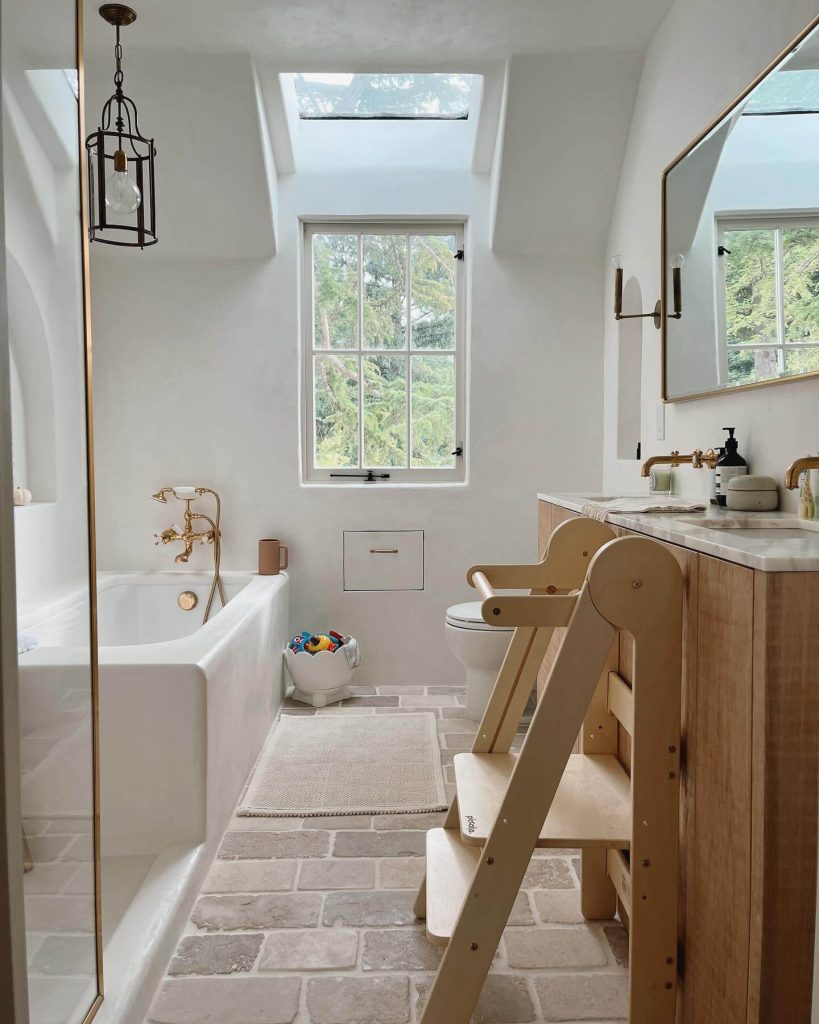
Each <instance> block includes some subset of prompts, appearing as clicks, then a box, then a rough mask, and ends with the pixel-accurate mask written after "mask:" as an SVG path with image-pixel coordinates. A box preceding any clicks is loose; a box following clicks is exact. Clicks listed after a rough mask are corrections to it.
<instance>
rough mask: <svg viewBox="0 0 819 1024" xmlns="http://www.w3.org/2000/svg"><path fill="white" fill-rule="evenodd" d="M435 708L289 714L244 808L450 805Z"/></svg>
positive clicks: (376, 809) (352, 809) (263, 813)
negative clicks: (413, 711)
mask: <svg viewBox="0 0 819 1024" xmlns="http://www.w3.org/2000/svg"><path fill="white" fill-rule="evenodd" d="M435 722H436V719H435V716H434V715H431V714H428V713H426V712H425V713H422V714H417V715H326V716H324V715H315V716H313V715H310V716H307V715H285V716H284V717H283V718H282V719H281V720H280V721H279V722H277V723H276V726H275V728H274V729H273V731H272V733H271V734H270V736H268V738H267V741H266V742H265V746H264V749H263V751H262V754H261V756H260V758H259V760H258V762H257V764H256V768H255V769H254V772H253V775H252V776H251V779H250V782H249V783H248V786H247V789H246V790H245V794H244V797H243V798H242V802H241V804H240V806H239V810H238V812H237V813H238V814H240V815H243V816H245V817H248V816H250V817H260V818H266V817H271V818H276V817H288V818H290V817H292V818H302V817H311V816H314V815H324V814H415V813H421V812H423V811H439V810H444V809H446V807H447V806H448V805H447V800H446V790H445V789H444V781H443V775H442V771H441V749H440V746H439V744H438V731H437V729H436V725H435Z"/></svg>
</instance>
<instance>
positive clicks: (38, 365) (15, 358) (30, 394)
mask: <svg viewBox="0 0 819 1024" xmlns="http://www.w3.org/2000/svg"><path fill="white" fill-rule="evenodd" d="M6 279H7V283H8V323H9V348H10V356H11V362H12V364H13V367H14V371H13V372H14V373H15V374H16V378H17V382H16V385H15V387H13V388H12V394H11V401H12V409H11V416H12V424H13V426H14V431H15V436H14V438H13V440H12V447H13V451H14V454H15V471H16V474H17V477H16V479H15V483H17V484H20V485H22V486H25V487H28V489H29V490H30V491H31V493H32V495H33V498H34V501H38V502H40V501H56V500H57V435H56V427H55V402H54V398H55V396H54V379H53V376H54V375H53V369H52V362H51V351H50V348H49V344H48V337H47V335H46V329H45V324H44V323H43V317H42V313H41V312H40V306H39V304H38V302H37V298H36V296H35V294H34V291H33V289H32V287H31V285H30V283H29V281H28V278H27V277H26V275H25V273H24V272H23V269H22V268H21V266H20V264H19V263H18V262H17V260H16V259H15V257H14V255H13V254H12V253H11V252H8V251H7V252H6ZM21 432H22V437H20V436H19V434H20V433H21ZM18 459H19V460H20V463H21V464H20V465H18V464H17V460H18Z"/></svg>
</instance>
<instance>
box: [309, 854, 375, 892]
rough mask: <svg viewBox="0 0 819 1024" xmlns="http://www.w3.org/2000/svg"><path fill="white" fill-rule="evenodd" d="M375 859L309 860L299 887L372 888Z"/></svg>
mask: <svg viewBox="0 0 819 1024" xmlns="http://www.w3.org/2000/svg"><path fill="white" fill-rule="evenodd" d="M374 885H375V861H374V860H346V859H338V860H337V859H335V858H333V859H332V860H308V861H305V862H304V864H303V865H302V869H301V874H300V875H299V884H298V888H299V889H372V888H373V886H374Z"/></svg>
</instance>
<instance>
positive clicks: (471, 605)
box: [446, 601, 514, 633]
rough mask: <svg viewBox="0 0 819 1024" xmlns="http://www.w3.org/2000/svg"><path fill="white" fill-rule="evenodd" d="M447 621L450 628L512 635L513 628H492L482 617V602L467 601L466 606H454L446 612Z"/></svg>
mask: <svg viewBox="0 0 819 1024" xmlns="http://www.w3.org/2000/svg"><path fill="white" fill-rule="evenodd" d="M446 621H447V623H448V624H449V625H450V626H457V627H458V628H459V629H486V630H490V629H491V630H492V632H493V633H501V632H504V633H511V632H512V629H513V628H514V627H512V626H490V625H489V623H488V622H485V621H484V618H483V616H482V615H481V602H480V601H466V602H465V603H464V604H453V605H452V607H451V608H447V610H446Z"/></svg>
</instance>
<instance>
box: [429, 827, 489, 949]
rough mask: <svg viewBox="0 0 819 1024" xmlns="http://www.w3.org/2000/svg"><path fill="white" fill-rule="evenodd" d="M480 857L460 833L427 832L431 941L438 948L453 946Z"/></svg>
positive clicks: (478, 852)
mask: <svg viewBox="0 0 819 1024" xmlns="http://www.w3.org/2000/svg"><path fill="white" fill-rule="evenodd" d="M480 856H481V851H480V848H479V847H477V846H469V845H467V844H466V843H464V842H463V840H462V839H461V836H460V834H459V833H458V831H457V829H454V828H433V829H430V830H429V832H427V922H426V923H427V938H428V939H429V941H430V942H433V943H435V945H437V946H445V945H446V944H447V942H449V939H450V936H451V935H452V930H453V928H454V927H455V922H456V921H457V920H458V914H460V912H461V906H462V905H463V901H464V896H466V892H467V889H468V888H469V886H470V883H471V882H472V878H473V876H474V874H475V868H476V867H477V865H478V861H479V860H480Z"/></svg>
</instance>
